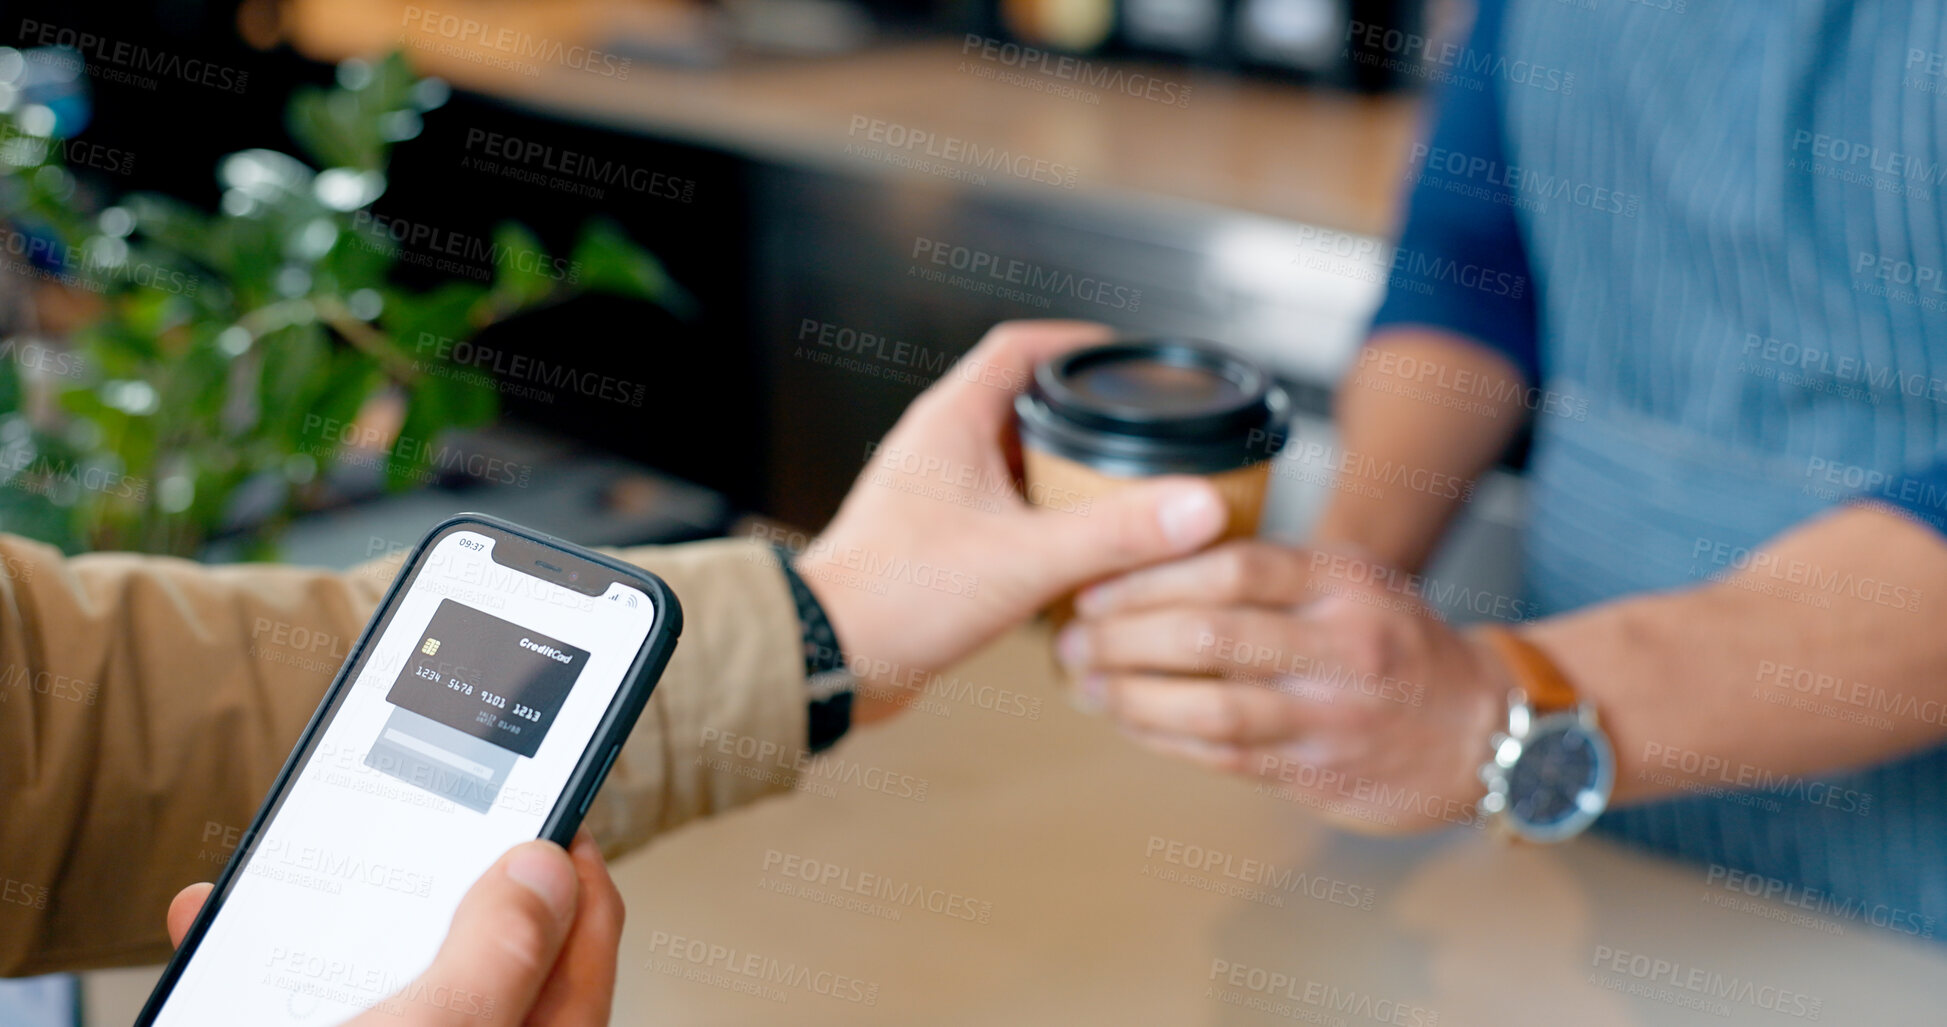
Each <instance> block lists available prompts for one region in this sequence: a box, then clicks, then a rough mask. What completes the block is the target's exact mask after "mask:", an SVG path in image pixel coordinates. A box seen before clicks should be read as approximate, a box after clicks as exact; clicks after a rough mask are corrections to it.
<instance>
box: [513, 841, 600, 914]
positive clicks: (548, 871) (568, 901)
mask: <svg viewBox="0 0 1947 1027" xmlns="http://www.w3.org/2000/svg"><path fill="white" fill-rule="evenodd" d="M577 843H579V839H577ZM589 844H591V845H592V844H593V840H592V839H590V842H589ZM504 868H505V872H506V874H507V878H508V880H511V881H513V882H514V883H515V884H518V885H520V886H522V887H524V888H526V889H527V890H528V891H531V892H533V893H534V894H535V895H536V896H538V897H539V898H540V900H541V902H542V903H543V904H545V905H546V906H547V908H548V912H549V913H552V914H553V915H554V918H555V922H557V923H563V924H565V923H567V922H568V921H570V920H571V919H573V917H574V915H575V892H576V888H577V883H576V878H575V865H574V862H573V861H572V860H570V859H569V857H568V853H567V850H565V849H563V848H562V847H561V846H559V845H556V844H555V843H553V842H550V841H539V840H537V841H531V842H525V843H523V844H521V845H517V846H515V847H514V848H513V849H512V850H511V851H509V852H508V853H507V858H506V863H505V865H504Z"/></svg>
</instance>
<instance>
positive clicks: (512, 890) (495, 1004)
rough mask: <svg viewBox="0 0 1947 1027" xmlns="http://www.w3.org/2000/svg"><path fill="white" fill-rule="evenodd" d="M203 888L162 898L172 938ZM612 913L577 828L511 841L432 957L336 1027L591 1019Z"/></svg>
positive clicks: (595, 1021)
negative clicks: (567, 840)
mask: <svg viewBox="0 0 1947 1027" xmlns="http://www.w3.org/2000/svg"><path fill="white" fill-rule="evenodd" d="M209 894H210V885H208V884H192V885H190V886H189V887H187V888H184V889H183V890H182V891H180V892H178V893H177V894H176V897H175V899H174V900H172V901H171V902H170V903H169V940H170V942H171V943H172V944H175V945H181V944H182V940H183V935H185V934H187V933H188V932H189V925H190V924H191V923H192V922H194V921H195V919H196V912H197V911H198V910H200V909H202V908H203V903H204V901H205V900H207V899H208V898H209ZM622 917H623V911H622V893H621V892H619V891H617V890H616V888H615V882H614V881H613V880H610V878H609V876H608V867H607V865H606V864H604V863H603V862H602V853H601V850H600V849H598V848H596V847H595V839H594V838H593V837H591V836H590V835H589V833H588V830H587V829H586V828H583V829H582V831H581V833H580V834H578V835H576V836H575V843H574V848H573V851H572V852H564V851H562V849H561V846H559V845H556V844H554V843H553V842H547V841H533V842H525V843H523V844H520V845H516V846H514V847H513V848H511V849H509V850H507V854H506V855H504V856H502V857H500V859H499V861H498V862H496V863H494V865H493V866H492V867H490V868H488V870H487V872H486V874H485V875H483V876H482V877H481V878H480V880H479V881H478V882H476V883H475V884H474V885H473V887H472V888H470V889H468V890H467V893H466V895H465V897H463V898H462V899H461V900H460V908H459V909H457V910H455V911H454V913H453V926H452V928H451V929H450V930H449V931H448V932H447V936H446V943H445V944H444V945H441V946H440V949H439V954H438V955H437V956H435V957H433V965H432V966H430V967H427V968H426V972H425V973H423V974H421V975H419V979H418V980H416V981H414V982H413V983H412V984H410V985H407V986H406V988H405V989H404V990H403V991H401V992H400V993H399V994H397V995H394V996H393V997H391V998H389V999H386V1000H385V1001H383V1002H380V1003H379V1004H378V1005H377V1006H376V1007H374V1008H373V1009H371V1010H369V1011H367V1012H366V1013H364V1014H363V1015H361V1016H358V1017H355V1018H353V1019H351V1020H349V1021H347V1022H346V1024H345V1027H381V1025H385V1027H455V1025H460V1024H479V1023H508V1024H534V1025H536V1027H542V1025H545V1027H601V1025H603V1024H606V1023H608V1014H609V1007H610V1005H611V1004H612V1003H613V1002H614V998H615V964H616V959H617V957H618V951H619V949H620V947H621V944H622Z"/></svg>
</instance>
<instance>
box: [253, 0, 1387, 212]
mask: <svg viewBox="0 0 1947 1027" xmlns="http://www.w3.org/2000/svg"><path fill="white" fill-rule="evenodd" d="M681 10H682V9H681V8H673V7H671V6H669V5H667V4H653V3H652V4H641V3H621V2H615V0H592V2H588V0H567V2H561V3H534V4H508V3H482V2H446V0H440V2H436V3H429V4H402V3H397V2H395V0H296V2H294V3H292V4H291V5H290V28H289V32H290V36H291V38H292V39H293V41H294V42H295V43H296V45H297V46H298V47H299V48H300V49H301V50H303V51H304V52H305V53H307V54H309V55H311V56H313V57H316V58H319V59H324V60H336V59H340V58H343V57H347V56H354V55H361V54H364V55H369V54H376V53H382V52H384V51H387V50H391V49H404V50H405V51H406V52H407V53H408V54H410V55H411V56H412V58H413V60H414V61H415V63H416V65H417V66H418V67H420V68H422V69H423V70H425V71H426V72H428V73H431V74H437V75H440V76H443V77H445V78H447V79H448V80H450V81H451V82H452V83H453V84H454V85H456V86H458V87H460V88H463V89H467V90H471V91H475V92H479V93H483V94H487V95H491V96H496V97H502V98H505V99H508V100H511V101H515V102H518V103H521V104H524V105H529V106H533V107H536V108H540V109H544V110H548V111H551V112H555V113H558V114H560V115H561V116H563V117H566V118H569V119H580V120H584V121H587V122H591V123H599V124H603V125H608V126H612V127H617V128H623V129H629V130H633V131H637V132H641V133H644V134H646V135H652V136H656V137H659V138H666V139H674V140H680V141H688V142H694V143H698V144H703V145H708V146H713V147H720V148H723V149H726V150H729V151H732V152H738V153H743V154H747V155H749V156H752V157H755V158H758V159H764V160H772V161H779V162H786V163H795V164H800V165H810V166H814V167H833V168H843V169H847V170H850V171H852V172H855V173H860V174H887V173H893V172H895V171H897V170H899V169H892V168H888V167H886V166H884V165H875V164H872V163H870V162H866V161H861V160H858V159H857V158H855V157H847V156H846V155H845V148H846V145H847V144H848V143H865V144H867V145H868V146H870V145H871V144H870V143H869V141H868V140H867V139H865V138H864V137H863V136H862V135H860V134H859V132H858V131H856V130H855V125H856V124H857V122H855V120H854V119H856V118H864V119H868V120H869V119H879V120H882V121H885V122H888V123H893V124H897V125H899V126H901V127H903V128H905V129H908V130H918V131H923V132H929V133H933V134H935V135H936V136H937V137H939V138H941V139H946V138H953V139H958V140H963V141H965V142H967V143H970V144H973V145H977V146H980V147H994V148H999V149H1003V150H1006V151H1007V152H1009V153H1013V154H1021V155H1026V156H1028V157H1030V158H1031V159H1033V160H1038V161H1043V162H1046V163H1047V164H1050V165H1061V166H1063V167H1065V168H1070V169H1074V171H1075V173H1076V174H1075V179H1076V190H1075V192H1076V193H1077V194H1079V195H1082V196H1091V197H1100V198H1105V199H1121V200H1125V201H1132V202H1142V201H1151V202H1165V203H1168V202H1185V203H1191V204H1198V205H1205V206H1211V207H1218V208H1224V209H1228V210H1233V211H1240V212H1245V213H1254V214H1261V215H1267V216H1270V217H1276V218H1281V219H1285V220H1289V221H1294V222H1300V223H1305V224H1315V225H1322V226H1327V227H1331V228H1336V229H1340V230H1345V231H1352V232H1364V233H1370V234H1384V233H1385V232H1387V231H1388V230H1389V228H1390V225H1391V221H1392V214H1393V210H1394V206H1395V203H1396V201H1397V197H1398V193H1399V190H1400V182H1401V174H1402V172H1403V169H1404V167H1405V159H1406V151H1407V147H1408V146H1409V144H1410V142H1411V139H1412V137H1413V133H1414V131H1415V125H1414V112H1415V110H1416V104H1415V102H1414V101H1412V100H1409V99H1402V98H1392V99H1367V98H1361V97H1356V96H1349V95H1343V94H1337V93H1330V92H1322V91H1313V90H1306V89H1301V88H1298V87H1296V86H1292V85H1288V84H1281V83H1272V82H1262V81H1253V80H1241V79H1238V78H1235V77H1232V76H1228V75H1220V74H1213V73H1202V72H1194V71H1190V70H1187V69H1182V68H1171V67H1150V66H1144V65H1139V64H1128V63H1120V62H1096V63H1094V64H1091V65H1089V66H1088V68H1089V70H1088V71H1087V72H1084V73H1078V74H1088V75H1094V76H1097V77H1096V78H1095V79H1094V80H1095V81H1100V82H1106V83H1114V82H1121V83H1125V84H1127V83H1135V82H1139V81H1140V82H1141V83H1142V84H1143V88H1142V90H1141V91H1143V92H1147V93H1149V94H1151V95H1156V96H1164V97H1180V98H1181V99H1182V105H1180V106H1178V105H1170V104H1166V103H1163V102H1160V101H1159V100H1154V99H1148V98H1145V97H1144V96H1140V95H1129V92H1128V91H1123V90H1118V89H1116V88H1112V87H1096V86H1091V85H1088V84H1087V80H1078V79H1077V78H1075V77H1057V76H1052V75H1047V74H1041V73H1037V72H1034V71H1022V70H1021V69H1020V68H1019V67H1018V66H1017V65H1015V64H1008V63H1005V62H1002V61H1000V60H998V59H984V58H983V57H982V56H981V51H980V49H979V48H977V47H976V48H975V49H974V51H973V52H972V53H963V50H964V49H965V45H966V44H965V43H964V41H962V40H949V41H938V42H923V43H909V44H901V45H895V46H887V47H883V48H879V49H873V50H868V51H866V52H863V53H859V54H856V55H852V56H847V57H842V58H831V59H817V60H813V59H773V60H765V61H749V62H743V63H735V64H732V65H730V66H727V67H723V68H711V69H691V68H680V67H674V66H670V65H667V64H656V63H651V62H649V61H646V60H643V59H640V58H635V59H632V60H630V61H629V63H628V65H627V66H626V68H625V69H624V68H623V67H622V65H621V64H620V62H619V58H618V59H617V60H616V61H615V62H612V63H611V64H610V65H609V66H610V67H614V68H615V69H616V70H618V71H625V73H626V74H625V76H624V75H617V76H613V77H604V76H601V75H597V74H592V73H590V72H588V71H585V70H579V69H577V68H574V67H569V66H568V63H569V62H568V59H567V58H561V59H558V60H553V61H550V60H547V59H545V57H535V56H528V57H522V56H520V54H521V52H522V51H521V47H523V46H525V47H526V48H527V51H528V52H529V53H530V54H540V55H546V54H551V53H554V52H556V50H557V48H556V47H555V46H554V44H555V43H559V42H563V41H568V42H570V43H572V42H576V41H580V42H586V43H588V44H589V45H592V46H595V47H597V48H599V49H601V50H602V51H604V52H605V53H607V54H611V55H613V54H625V53H627V52H629V50H628V45H627V42H628V40H629V39H630V38H631V37H632V36H633V37H637V38H641V37H645V36H647V35H648V34H650V33H653V32H654V31H655V26H656V25H658V24H667V23H668V22H669V21H670V20H672V19H677V20H680V18H681V14H680V12H681ZM447 15H451V16H454V18H456V19H472V20H474V21H475V23H476V24H478V25H481V26H485V29H484V30H483V31H482V32H477V33H474V36H479V35H483V34H484V35H489V36H491V38H494V39H502V38H507V39H515V40H522V41H524V42H518V43H512V44H508V45H507V46H505V47H502V48H494V47H489V46H487V45H485V44H483V43H482V42H480V41H479V40H478V39H477V38H459V36H460V32H459V30H458V29H457V28H456V27H453V26H457V25H458V24H459V22H458V21H451V22H447V21H443V20H442V19H443V18H444V16H447ZM441 24H447V25H448V26H449V28H450V29H451V30H450V31H449V32H446V33H442V32H441V31H440V30H439V26H440V25H441ZM560 52H562V53H566V52H567V51H566V48H565V47H563V48H560ZM1138 75H1141V76H1150V77H1151V78H1153V79H1155V80H1156V81H1157V82H1158V83H1159V85H1158V86H1157V87H1156V88H1154V89H1150V88H1148V82H1149V80H1148V79H1138V78H1135V77H1133V76H1138ZM1117 76H1120V77H1117ZM1164 87H1169V88H1164ZM1050 89H1055V90H1064V91H1066V92H1049V91H1047V90H1050ZM1185 90H1187V95H1185V92H1184V91H1185ZM1073 94H1080V95H1073ZM984 177H985V178H986V179H987V180H988V181H987V184H986V185H985V186H982V188H995V189H1002V190H1010V189H1011V190H1022V191H1041V192H1044V193H1045V192H1046V190H1047V186H1046V185H1045V184H1036V183H1034V182H1031V181H1028V180H1027V179H1025V178H1021V177H1012V176H1008V175H1000V174H988V175H986V176H984Z"/></svg>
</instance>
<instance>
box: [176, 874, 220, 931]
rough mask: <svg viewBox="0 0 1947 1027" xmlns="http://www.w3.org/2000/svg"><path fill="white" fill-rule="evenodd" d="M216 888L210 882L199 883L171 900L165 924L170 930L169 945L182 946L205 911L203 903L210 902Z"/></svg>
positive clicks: (178, 893) (180, 892)
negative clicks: (197, 916) (193, 925)
mask: <svg viewBox="0 0 1947 1027" xmlns="http://www.w3.org/2000/svg"><path fill="white" fill-rule="evenodd" d="M214 890H216V886H215V885H213V884H210V883H209V882H208V881H199V882H197V883H195V884H192V885H190V886H189V887H187V888H184V889H183V890H182V891H179V892H177V893H176V897H175V898H172V899H170V900H169V912H168V914H167V916H166V917H165V920H164V922H165V923H166V924H167V926H168V929H169V944H171V945H181V944H182V943H183V938H184V937H186V936H187V935H188V934H189V928H190V926H191V925H192V924H194V923H195V922H196V914H198V913H200V912H202V911H203V903H205V902H208V901H209V898H210V892H212V891H214Z"/></svg>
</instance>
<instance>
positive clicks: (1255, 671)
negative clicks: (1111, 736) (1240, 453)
mask: <svg viewBox="0 0 1947 1027" xmlns="http://www.w3.org/2000/svg"><path fill="white" fill-rule="evenodd" d="M1419 580H1420V579H1418V578H1416V577H1413V576H1410V575H1405V574H1402V573H1399V572H1396V571H1390V570H1388V569H1386V568H1384V567H1381V566H1379V565H1376V564H1374V563H1372V562H1370V561H1368V560H1366V559H1364V558H1362V557H1360V556H1356V555H1349V554H1347V553H1344V552H1326V551H1322V550H1308V549H1297V548H1290V547H1286V546H1281V545H1277V544H1275V543H1271V542H1264V541H1257V540H1246V541H1237V542H1230V543H1226V544H1224V545H1222V546H1218V547H1216V548H1214V549H1211V550H1209V551H1207V552H1204V553H1199V554H1197V555H1195V556H1191V557H1189V558H1187V559H1183V560H1178V561H1175V562H1172V563H1167V564H1162V565H1159V566H1156V567H1151V568H1147V569H1144V570H1139V571H1136V572H1134V573H1131V574H1128V575H1125V576H1123V577H1120V578H1116V579H1112V580H1109V581H1105V582H1102V583H1101V584H1099V585H1097V586H1095V587H1093V588H1091V589H1089V590H1087V591H1086V592H1083V593H1082V594H1081V595H1080V596H1079V597H1077V600H1076V607H1077V613H1078V614H1079V619H1078V620H1076V621H1075V622H1074V623H1072V624H1071V625H1069V627H1068V628H1067V629H1065V630H1064V631H1063V632H1062V634H1061V635H1060V636H1059V637H1058V638H1057V639H1056V642H1055V645H1056V654H1057V657H1058V658H1059V659H1060V660H1061V661H1062V663H1063V664H1064V665H1065V666H1067V667H1068V668H1069V669H1070V670H1071V671H1072V672H1073V673H1074V674H1075V675H1076V676H1077V684H1076V687H1077V688H1078V689H1079V690H1080V693H1081V694H1080V695H1079V696H1078V701H1079V703H1080V704H1081V705H1083V706H1084V707H1085V708H1090V709H1099V710H1101V711H1102V712H1103V713H1105V714H1106V715H1107V716H1109V717H1110V718H1112V719H1113V720H1114V721H1115V723H1116V724H1117V725H1118V726H1119V727H1120V728H1122V729H1123V730H1124V731H1125V732H1126V733H1128V734H1129V735H1130V736H1132V737H1133V738H1135V739H1136V740H1137V741H1139V742H1141V743H1142V744H1144V745H1146V746H1148V747H1150V748H1152V749H1155V750H1157V751H1160V752H1164V753H1169V754H1171V755H1175V756H1181V757H1184V758H1186V759H1189V760H1192V761H1194V762H1197V763H1201V764H1204V765H1206V766H1210V767H1216V768H1219V769H1222V770H1227V771H1231V772H1234V773H1241V774H1246V775H1252V776H1256V777H1260V778H1262V779H1264V781H1265V783H1266V784H1267V785H1270V786H1272V787H1273V789H1274V790H1275V791H1276V793H1278V794H1283V795H1285V796H1286V797H1288V798H1291V799H1293V800H1294V801H1296V802H1299V803H1302V804H1304V805H1307V806H1310V807H1312V808H1314V809H1318V810H1320V811H1323V812H1324V813H1325V814H1326V815H1327V816H1329V817H1330V818H1331V819H1333V820H1335V821H1337V822H1339V823H1341V824H1343V825H1345V826H1348V827H1351V828H1353V829H1356V830H1360V831H1366V832H1373V833H1390V832H1395V831H1414V830H1426V829H1429V828H1434V827H1439V826H1442V825H1444V824H1467V823H1472V822H1473V820H1474V809H1473V804H1474V803H1475V802H1476V801H1477V800H1478V799H1479V798H1480V796H1481V795H1482V793H1483V792H1484V791H1485V789H1484V787H1483V786H1482V784H1481V782H1480V780H1479V778H1478V777H1476V773H1477V771H1478V768H1479V767H1480V765H1481V763H1482V761H1483V760H1485V759H1486V757H1487V754H1488V753H1487V743H1488V738H1489V737H1490V735H1491V734H1492V733H1493V732H1494V731H1495V730H1496V729H1498V728H1500V727H1502V726H1504V725H1505V724H1506V722H1507V693H1508V688H1509V686H1510V684H1511V681H1510V679H1509V678H1508V676H1507V674H1506V671H1505V670H1504V668H1503V667H1502V666H1501V664H1500V662H1499V661H1498V660H1497V659H1496V658H1495V657H1494V655H1493V654H1492V652H1491V650H1489V649H1487V647H1486V646H1485V645H1484V644H1482V643H1480V642H1479V641H1477V640H1474V639H1471V638H1470V637H1468V636H1466V635H1463V634H1462V633H1461V632H1459V631H1456V630H1455V629H1454V628H1452V627H1450V626H1448V625H1447V623H1446V622H1445V621H1443V620H1441V619H1440V617H1439V615H1438V614H1436V613H1435V612H1434V611H1433V610H1431V609H1430V608H1428V607H1427V606H1426V604H1424V603H1423V602H1421V601H1420V599H1419V598H1418V596H1417V595H1416V594H1414V593H1415V592H1417V589H1418V582H1419Z"/></svg>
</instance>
